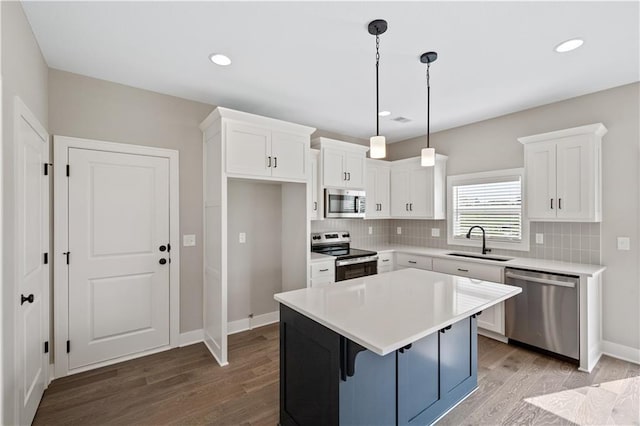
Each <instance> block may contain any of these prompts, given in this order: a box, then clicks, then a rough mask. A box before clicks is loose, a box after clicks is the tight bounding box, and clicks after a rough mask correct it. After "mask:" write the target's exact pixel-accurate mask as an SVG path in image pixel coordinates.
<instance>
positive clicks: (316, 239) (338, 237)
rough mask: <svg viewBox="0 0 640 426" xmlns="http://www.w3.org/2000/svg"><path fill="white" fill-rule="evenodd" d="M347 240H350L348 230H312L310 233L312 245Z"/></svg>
mask: <svg viewBox="0 0 640 426" xmlns="http://www.w3.org/2000/svg"><path fill="white" fill-rule="evenodd" d="M348 242H351V235H350V234H349V232H348V231H329V232H313V233H312V234H311V245H312V246H316V245H320V244H335V243H348Z"/></svg>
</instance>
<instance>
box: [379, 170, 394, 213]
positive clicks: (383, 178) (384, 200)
mask: <svg viewBox="0 0 640 426" xmlns="http://www.w3.org/2000/svg"><path fill="white" fill-rule="evenodd" d="M390 174H391V170H390V169H389V168H388V167H379V168H378V171H377V172H376V202H377V203H378V204H379V205H380V210H379V211H378V216H379V217H389V215H390V214H391V206H390V203H389V185H390V179H391V177H390Z"/></svg>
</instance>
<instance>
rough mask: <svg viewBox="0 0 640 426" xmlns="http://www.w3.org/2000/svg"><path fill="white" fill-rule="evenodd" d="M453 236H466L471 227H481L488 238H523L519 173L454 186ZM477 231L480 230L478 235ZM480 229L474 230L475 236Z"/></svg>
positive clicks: (509, 240)
mask: <svg viewBox="0 0 640 426" xmlns="http://www.w3.org/2000/svg"><path fill="white" fill-rule="evenodd" d="M452 189H453V203H452V204H453V236H454V238H464V237H465V236H466V235H467V232H468V231H469V228H471V227H472V226H475V225H479V226H482V227H483V228H484V230H485V232H486V236H487V240H493V241H508V242H520V241H522V184H521V178H520V176H511V177H508V178H504V177H503V178H497V179H496V180H493V181H490V182H482V183H470V184H462V183H461V184H457V185H454V186H453V188H452ZM476 232H478V233H477V234H476ZM480 235H481V232H479V231H474V233H473V234H472V238H473V237H474V236H480Z"/></svg>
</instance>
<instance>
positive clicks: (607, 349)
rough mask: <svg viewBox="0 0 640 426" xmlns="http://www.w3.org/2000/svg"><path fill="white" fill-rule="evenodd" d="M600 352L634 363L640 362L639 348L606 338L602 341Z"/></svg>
mask: <svg viewBox="0 0 640 426" xmlns="http://www.w3.org/2000/svg"><path fill="white" fill-rule="evenodd" d="M602 354H603V355H608V356H610V357H613V358H618V359H621V360H623V361H629V362H632V363H634V364H640V349H636V348H632V347H631V346H625V345H621V344H619V343H613V342H609V341H606V340H603V341H602Z"/></svg>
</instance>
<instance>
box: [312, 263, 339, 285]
mask: <svg viewBox="0 0 640 426" xmlns="http://www.w3.org/2000/svg"><path fill="white" fill-rule="evenodd" d="M310 268H311V281H310V284H311V285H310V286H311V287H317V286H319V285H322V284H333V283H335V282H336V269H335V268H336V263H335V260H326V261H323V262H314V263H312V264H311V266H310Z"/></svg>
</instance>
